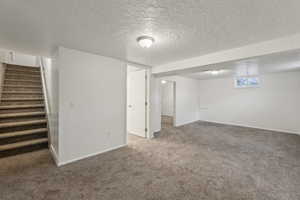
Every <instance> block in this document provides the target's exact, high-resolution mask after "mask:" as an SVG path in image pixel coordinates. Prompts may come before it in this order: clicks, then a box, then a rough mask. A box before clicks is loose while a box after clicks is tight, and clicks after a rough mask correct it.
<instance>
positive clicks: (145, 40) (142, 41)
mask: <svg viewBox="0 0 300 200" xmlns="http://www.w3.org/2000/svg"><path fill="white" fill-rule="evenodd" d="M136 40H137V42H138V43H139V45H140V46H141V47H143V48H149V47H151V46H152V44H153V43H154V38H153V37H149V36H145V35H144V36H140V37H138V38H137V39H136Z"/></svg>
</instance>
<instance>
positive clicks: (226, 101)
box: [199, 72, 300, 134]
mask: <svg viewBox="0 0 300 200" xmlns="http://www.w3.org/2000/svg"><path fill="white" fill-rule="evenodd" d="M299 102H300V72H285V73H276V74H275V73H274V74H268V75H262V76H261V86H260V88H248V89H245V88H244V89H236V88H234V82H233V78H232V77H231V78H222V79H212V80H202V81H199V106H200V117H199V119H200V120H205V121H212V122H220V123H225V124H236V125H242V126H250V127H257V128H263V129H270V130H278V131H285V132H291V133H299V134H300V123H299V113H300V106H299Z"/></svg>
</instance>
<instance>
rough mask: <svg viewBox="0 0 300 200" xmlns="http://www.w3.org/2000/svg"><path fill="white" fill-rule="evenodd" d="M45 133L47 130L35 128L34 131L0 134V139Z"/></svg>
mask: <svg viewBox="0 0 300 200" xmlns="http://www.w3.org/2000/svg"><path fill="white" fill-rule="evenodd" d="M47 131H48V129H47V128H36V129H29V130H24V131H13V132H8V133H1V134H0V139H3V138H10V137H18V136H24V135H31V134H35V133H44V132H47Z"/></svg>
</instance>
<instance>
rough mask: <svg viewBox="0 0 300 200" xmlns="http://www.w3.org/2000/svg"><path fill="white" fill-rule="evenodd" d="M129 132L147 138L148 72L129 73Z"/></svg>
mask: <svg viewBox="0 0 300 200" xmlns="http://www.w3.org/2000/svg"><path fill="white" fill-rule="evenodd" d="M127 83H128V85H127V88H128V89H127V91H128V94H127V95H128V99H127V130H128V133H130V134H134V135H137V136H141V137H146V70H139V71H134V72H129V73H128V82H127Z"/></svg>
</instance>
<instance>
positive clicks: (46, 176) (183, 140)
mask: <svg viewBox="0 0 300 200" xmlns="http://www.w3.org/2000/svg"><path fill="white" fill-rule="evenodd" d="M0 199H1V200H6V199H13V200H29V199H30V200H32V199H34V200H50V199H51V200H52V199H53V200H54V199H55V200H58V199H61V200H79V199H88V200H96V199H97V200H102V199H103V200H118V199H123V200H164V199H170V200H201V199H207V200H208V199H209V200H215V199H220V200H221V199H222V200H248V199H258V200H271V199H272V200H273V199H276V200H298V199H300V136H297V135H292V134H283V133H276V132H271V131H265V130H257V129H249V128H242V127H234V126H225V125H220V124H212V123H206V122H196V123H192V124H189V125H186V126H182V127H178V128H172V127H164V128H163V130H162V131H161V133H160V134H159V136H158V137H157V138H155V139H153V140H146V139H142V138H138V137H133V136H131V137H130V143H129V145H128V147H124V148H121V149H118V150H115V151H112V152H108V153H105V154H102V155H98V156H94V157H91V158H88V159H85V160H82V161H79V162H76V163H73V164H69V165H66V166H63V167H61V168H57V167H55V165H54V163H53V161H52V160H51V157H50V155H49V153H48V152H47V151H39V152H35V153H31V154H30V153H29V154H25V155H21V156H15V157H10V158H5V159H1V160H0Z"/></svg>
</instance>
